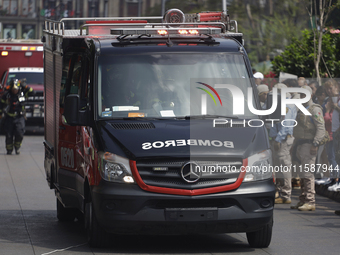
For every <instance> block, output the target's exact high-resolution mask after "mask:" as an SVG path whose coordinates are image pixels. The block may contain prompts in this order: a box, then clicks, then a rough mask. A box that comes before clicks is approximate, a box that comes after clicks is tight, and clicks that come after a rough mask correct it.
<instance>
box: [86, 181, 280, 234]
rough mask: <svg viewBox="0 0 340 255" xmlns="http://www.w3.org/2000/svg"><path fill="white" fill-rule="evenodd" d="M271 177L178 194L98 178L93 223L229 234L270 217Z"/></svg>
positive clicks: (116, 228) (113, 229) (126, 229)
mask: <svg viewBox="0 0 340 255" xmlns="http://www.w3.org/2000/svg"><path fill="white" fill-rule="evenodd" d="M274 196H275V187H274V184H273V180H272V179H269V180H265V181H257V182H252V183H242V184H241V186H240V187H239V188H238V189H236V190H233V191H228V192H223V193H216V194H208V195H200V196H179V195H168V194H158V193H151V192H146V191H144V190H142V189H140V188H139V186H138V185H135V184H132V185H131V184H117V183H110V182H106V181H101V183H100V184H99V185H98V186H94V187H93V188H92V203H93V205H94V210H95V213H96V216H97V220H98V223H99V224H100V225H101V226H102V227H103V228H104V229H105V230H106V231H107V232H110V233H143V234H147V233H150V234H162V233H163V234H182V233H193V232H194V233H235V232H251V231H256V230H259V229H261V228H262V227H263V226H264V225H266V224H268V223H269V222H270V221H271V219H272V217H273V209H274Z"/></svg>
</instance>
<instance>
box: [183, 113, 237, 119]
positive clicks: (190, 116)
mask: <svg viewBox="0 0 340 255" xmlns="http://www.w3.org/2000/svg"><path fill="white" fill-rule="evenodd" d="M212 118H224V119H238V117H237V116H224V115H210V114H206V115H187V116H184V117H178V118H177V119H185V120H190V119H212Z"/></svg>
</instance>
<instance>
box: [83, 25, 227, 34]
mask: <svg viewBox="0 0 340 255" xmlns="http://www.w3.org/2000/svg"><path fill="white" fill-rule="evenodd" d="M112 25H115V26H116V25H119V26H120V27H122V26H126V27H129V26H144V27H145V26H152V27H155V26H163V27H171V26H172V27H173V26H181V25H195V26H199V25H212V26H221V27H222V30H224V31H226V25H225V24H224V23H222V22H202V23H198V22H192V23H114V24H105V23H104V24H83V25H81V26H80V35H83V29H84V28H85V27H90V26H112Z"/></svg>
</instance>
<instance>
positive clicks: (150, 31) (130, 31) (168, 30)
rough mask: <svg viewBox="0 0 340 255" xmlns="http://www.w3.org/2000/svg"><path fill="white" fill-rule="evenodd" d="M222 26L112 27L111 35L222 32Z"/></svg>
mask: <svg viewBox="0 0 340 255" xmlns="http://www.w3.org/2000/svg"><path fill="white" fill-rule="evenodd" d="M220 33H221V28H211V27H205V28H144V29H142V28H124V29H121V28H111V35H169V34H170V35H176V34H177V35H199V34H220Z"/></svg>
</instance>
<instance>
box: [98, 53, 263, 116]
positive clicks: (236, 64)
mask: <svg viewBox="0 0 340 255" xmlns="http://www.w3.org/2000/svg"><path fill="white" fill-rule="evenodd" d="M221 84H224V85H221ZM250 84H251V83H250V78H249V74H248V72H247V69H246V65H245V62H244V58H243V56H242V55H241V54H226V53H210V54H197V53H196V54H192V53H180V54H175V53H172V54H167V53H160V54H144V55H106V56H101V57H100V58H99V65H98V109H99V112H98V114H99V116H100V117H103V118H125V117H151V118H169V117H184V116H196V115H206V114H208V115H221V116H233V97H234V95H233V94H232V93H231V91H230V89H229V88H228V86H229V85H231V86H234V87H237V88H239V89H240V90H241V91H242V93H243V95H244V97H245V98H247V93H248V88H249V87H250V86H251V85H250ZM225 85H226V86H225ZM253 98H254V96H253ZM241 101H242V100H241ZM243 101H244V102H239V103H242V104H244V115H242V116H239V117H242V118H257V117H256V116H255V115H254V114H252V113H251V112H250V111H249V109H248V106H247V100H243ZM253 102H254V99H253Z"/></svg>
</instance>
